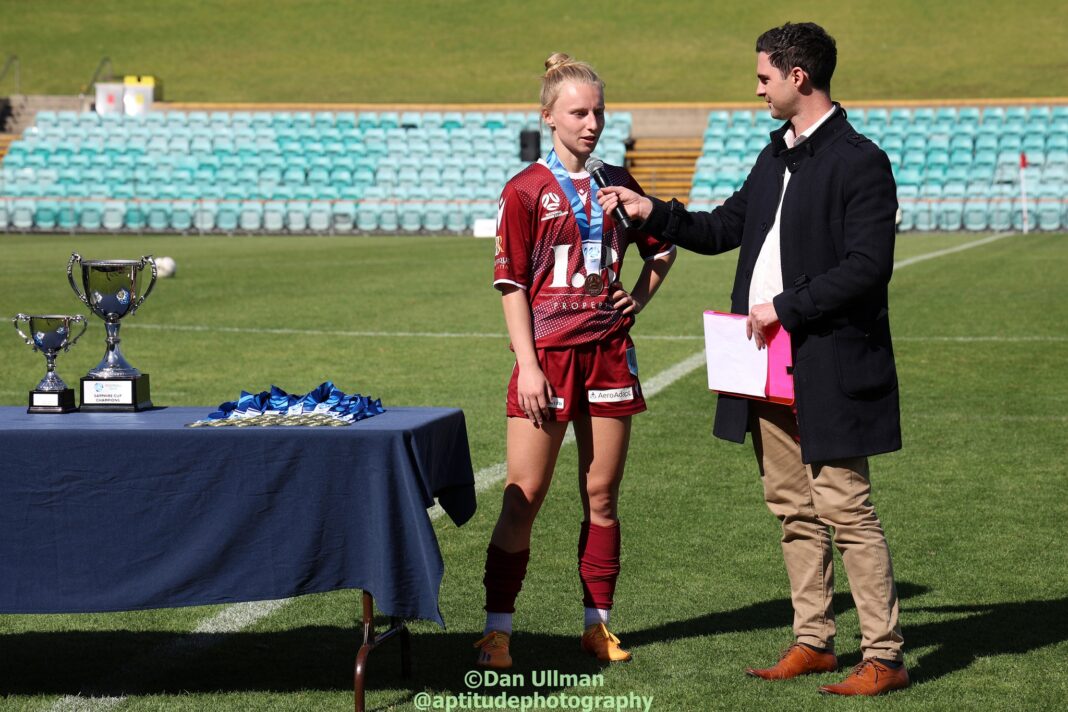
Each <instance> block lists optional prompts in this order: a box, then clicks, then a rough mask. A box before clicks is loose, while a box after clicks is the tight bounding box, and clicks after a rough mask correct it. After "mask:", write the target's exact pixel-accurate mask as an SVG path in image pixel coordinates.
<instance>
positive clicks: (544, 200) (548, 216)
mask: <svg viewBox="0 0 1068 712" xmlns="http://www.w3.org/2000/svg"><path fill="white" fill-rule="evenodd" d="M541 208H542V210H544V211H545V214H544V215H542V216H541V221H542V222H545V221H546V220H552V219H553V218H559V217H563V216H564V215H567V210H561V209H560V196H559V195H557V194H556V193H553V192H548V193H546V194H545V195H543V196H541Z"/></svg>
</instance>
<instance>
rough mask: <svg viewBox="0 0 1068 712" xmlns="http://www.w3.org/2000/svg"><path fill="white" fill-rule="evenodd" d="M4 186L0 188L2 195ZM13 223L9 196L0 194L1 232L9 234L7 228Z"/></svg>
mask: <svg viewBox="0 0 1068 712" xmlns="http://www.w3.org/2000/svg"><path fill="white" fill-rule="evenodd" d="M2 192H3V186H0V193H2ZM10 222H11V202H10V200H9V199H8V197H7V196H5V195H2V194H0V232H7V226H8V224H10Z"/></svg>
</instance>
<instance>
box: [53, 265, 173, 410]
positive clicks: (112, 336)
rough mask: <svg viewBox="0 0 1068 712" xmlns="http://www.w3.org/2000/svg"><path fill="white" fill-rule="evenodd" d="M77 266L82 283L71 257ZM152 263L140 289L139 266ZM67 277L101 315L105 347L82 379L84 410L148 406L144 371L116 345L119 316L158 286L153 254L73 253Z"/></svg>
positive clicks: (75, 290) (93, 309) (126, 408)
mask: <svg viewBox="0 0 1068 712" xmlns="http://www.w3.org/2000/svg"><path fill="white" fill-rule="evenodd" d="M75 262H78V263H79V265H80V267H81V270H80V272H81V280H80V281H81V284H82V289H78V285H77V283H75V281H74V263H75ZM146 267H151V268H152V279H151V281H150V282H149V283H148V288H147V289H145V290H144V292H143V293H142V292H141V289H140V284H141V279H140V277H141V272H143V271H144V269H145V268H146ZM67 280H68V281H69V282H70V286H71V289H73V290H74V293H75V294H77V295H78V298H79V299H81V300H82V303H84V304H85V306H87V307H89V310H90V311H92V312H93V313H94V314H96V315H97V316H98V317H100V318H101V319H103V320H104V329H105V330H106V331H107V351H105V353H104V358H103V359H101V361H100V363H98V364H97V365H96V368H93V369H92V370H90V371H89V373H88V374H87V375H86V376H85V378H82V380H81V386H82V388H81V391H82V393H81V395H82V399H81V403H82V410H83V411H116V410H119V411H137V410H144V409H146V408H151V407H152V399H151V396H150V393H149V381H148V374H147V373H141V372H140V371H138V370H137V369H136V368H134V367H133V366H131V365H130V363H129V362H128V361H127V360H126V358H125V357H124V356H123V355H122V351H121V350H120V349H119V341H120V340H119V320H120V319H122V318H123V317H127V316H130V315H132V314H133V313H134V312H136V311H137V309H138V307H140V306H141V305H142V304H144V302H145V299H147V298H148V295H149V294H151V293H152V288H153V287H154V286H156V263H155V261H154V260H153V259H152V256H151V255H145V256H144V257H142V258H141V259H139V260H83V259H82V257H81V255H79V254H78V253H77V252H73V253H71V256H70V262H68V263H67Z"/></svg>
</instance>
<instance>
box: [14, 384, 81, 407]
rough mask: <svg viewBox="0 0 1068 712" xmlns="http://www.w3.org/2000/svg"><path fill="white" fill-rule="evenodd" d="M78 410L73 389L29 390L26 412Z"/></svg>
mask: <svg viewBox="0 0 1068 712" xmlns="http://www.w3.org/2000/svg"><path fill="white" fill-rule="evenodd" d="M76 410H78V406H77V405H75V403H74V389H73V388H64V389H63V390H62V391H30V407H29V408H27V409H26V412H27V413H73V412H74V411H76Z"/></svg>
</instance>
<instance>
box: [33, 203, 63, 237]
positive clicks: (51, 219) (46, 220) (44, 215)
mask: <svg viewBox="0 0 1068 712" xmlns="http://www.w3.org/2000/svg"><path fill="white" fill-rule="evenodd" d="M58 217H59V203H57V202H56V201H54V200H38V201H37V202H36V204H35V205H34V212H33V225H34V227H36V228H37V229H38V230H55V229H56V220H57V219H58Z"/></svg>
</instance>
